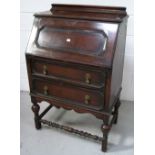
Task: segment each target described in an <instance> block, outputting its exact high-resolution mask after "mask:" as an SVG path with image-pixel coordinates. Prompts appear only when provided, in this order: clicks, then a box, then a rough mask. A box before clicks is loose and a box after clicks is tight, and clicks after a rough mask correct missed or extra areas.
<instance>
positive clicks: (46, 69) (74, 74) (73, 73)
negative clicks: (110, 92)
mask: <svg viewBox="0 0 155 155" xmlns="http://www.w3.org/2000/svg"><path fill="white" fill-rule="evenodd" d="M32 74H33V75H38V76H45V77H48V78H60V79H62V80H69V81H73V82H80V83H83V84H87V85H90V86H94V85H96V86H98V87H102V85H103V84H104V73H102V72H99V71H96V70H93V71H92V70H87V69H83V68H79V66H78V68H77V67H75V66H71V65H66V64H61V63H59V64H57V63H49V62H46V61H34V62H32Z"/></svg>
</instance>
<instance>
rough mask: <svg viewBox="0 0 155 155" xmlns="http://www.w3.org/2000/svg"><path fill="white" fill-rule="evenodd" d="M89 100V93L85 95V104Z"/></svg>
mask: <svg viewBox="0 0 155 155" xmlns="http://www.w3.org/2000/svg"><path fill="white" fill-rule="evenodd" d="M90 101H91V97H90V96H89V95H85V104H89V103H90Z"/></svg>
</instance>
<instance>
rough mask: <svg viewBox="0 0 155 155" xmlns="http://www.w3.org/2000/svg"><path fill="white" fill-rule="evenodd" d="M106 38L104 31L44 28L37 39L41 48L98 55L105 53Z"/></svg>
mask: <svg viewBox="0 0 155 155" xmlns="http://www.w3.org/2000/svg"><path fill="white" fill-rule="evenodd" d="M105 44H106V36H105V34H104V33H103V32H102V31H95V30H77V29H76V30H75V29H64V28H62V29H60V28H53V27H43V28H42V29H40V31H39V33H38V38H37V45H38V46H39V47H40V48H47V49H58V50H61V51H63V50H65V51H70V52H79V53H83V54H92V55H98V54H100V53H101V52H103V50H104V47H105Z"/></svg>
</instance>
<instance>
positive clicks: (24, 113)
mask: <svg viewBox="0 0 155 155" xmlns="http://www.w3.org/2000/svg"><path fill="white" fill-rule="evenodd" d="M20 101H21V102H20V104H21V106H20V107H21V111H20V113H21V114H20V115H21V117H20V118H21V119H20V122H21V123H20V128H21V144H20V148H21V149H20V150H21V155H103V154H109V155H133V154H134V153H133V148H134V106H133V103H132V102H127V101H124V102H122V105H121V107H120V112H119V119H118V124H117V125H113V127H112V130H111V131H110V134H109V142H108V143H109V144H108V152H107V153H103V152H101V144H100V143H97V142H94V141H91V140H89V139H84V138H81V137H79V136H76V135H71V134H68V133H66V132H62V131H61V132H60V131H59V130H56V129H53V128H49V127H46V126H43V128H42V129H41V130H36V129H35V127H34V122H33V113H32V112H31V102H30V97H29V94H28V93H27V92H21V96H20ZM47 105H48V104H47V103H44V104H41V110H42V109H44V108H45V107H46V106H47ZM44 118H46V119H48V120H52V121H55V122H58V123H61V124H65V125H68V126H71V127H74V128H78V129H80V130H81V129H82V130H86V131H89V132H91V133H93V134H97V135H100V136H102V133H101V131H100V126H101V124H102V121H101V120H98V119H96V118H95V117H94V116H92V115H90V114H82V115H81V114H78V113H75V112H74V111H66V110H63V109H59V110H58V109H56V108H52V109H51V110H50V111H49V113H48V114H47V115H46V116H45V117H44Z"/></svg>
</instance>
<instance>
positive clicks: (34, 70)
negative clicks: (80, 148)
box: [26, 4, 128, 152]
mask: <svg viewBox="0 0 155 155" xmlns="http://www.w3.org/2000/svg"><path fill="white" fill-rule="evenodd" d="M34 17H35V18H34V24H33V28H32V31H31V35H30V39H29V43H28V46H27V50H26V62H27V71H28V78H29V86H30V96H31V101H32V103H33V105H32V111H33V112H34V121H35V127H36V128H37V129H40V128H41V124H46V125H49V126H52V127H55V128H59V129H62V130H65V131H68V132H72V133H74V134H78V135H81V136H84V137H88V138H92V139H94V140H98V141H101V142H102V151H104V152H105V151H106V150H107V141H108V133H109V131H110V129H111V127H112V124H116V123H117V118H118V109H119V106H120V100H119V97H120V93H121V82H122V74H123V63H124V51H125V40H126V28H127V19H128V15H127V13H126V8H124V7H110V6H109V7H107V6H82V5H62V4H52V7H51V10H50V11H46V12H41V13H36V14H34ZM42 101H46V102H48V103H49V106H48V107H47V108H46V109H45V110H44V111H43V112H42V113H39V109H40V106H39V104H40V103H41V102H42ZM52 106H55V107H57V108H64V109H67V110H74V111H76V112H78V113H90V114H92V115H94V116H95V117H96V118H98V119H101V120H103V124H102V125H101V130H102V132H103V137H99V136H96V135H92V134H90V133H88V132H84V131H79V130H77V129H74V128H71V127H68V126H64V125H59V124H57V123H55V122H51V121H48V120H44V119H43V118H42V117H43V116H44V115H45V114H46V113H47V112H48V111H49V110H50V109H51V108H52ZM81 117H82V116H81Z"/></svg>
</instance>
